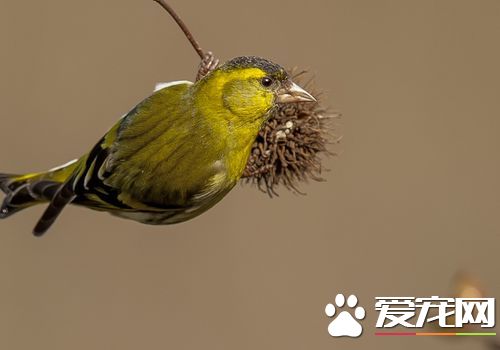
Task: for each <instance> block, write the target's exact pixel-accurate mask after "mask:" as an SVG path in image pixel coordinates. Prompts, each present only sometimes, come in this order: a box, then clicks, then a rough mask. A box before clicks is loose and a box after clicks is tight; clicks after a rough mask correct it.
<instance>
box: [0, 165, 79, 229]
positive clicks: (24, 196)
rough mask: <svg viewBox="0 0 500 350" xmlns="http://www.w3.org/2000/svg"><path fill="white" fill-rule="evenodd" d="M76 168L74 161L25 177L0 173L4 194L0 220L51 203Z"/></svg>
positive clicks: (0, 208)
mask: <svg viewBox="0 0 500 350" xmlns="http://www.w3.org/2000/svg"><path fill="white" fill-rule="evenodd" d="M76 166H77V161H76V160H75V161H72V162H70V163H68V164H65V165H63V166H61V167H58V168H55V169H52V170H49V171H47V172H43V173H31V174H25V175H13V174H2V173H0V190H2V192H4V193H5V198H4V200H3V203H2V205H1V206H0V219H4V218H7V217H9V216H11V215H12V214H15V213H17V212H18V211H20V210H22V209H25V208H28V207H31V206H33V205H35V204H40V203H45V202H49V201H51V200H52V198H53V197H54V195H55V194H56V192H57V191H58V190H59V188H60V187H61V186H62V185H63V184H64V182H65V181H66V180H67V178H68V177H69V176H71V174H73V172H74V170H75V168H76Z"/></svg>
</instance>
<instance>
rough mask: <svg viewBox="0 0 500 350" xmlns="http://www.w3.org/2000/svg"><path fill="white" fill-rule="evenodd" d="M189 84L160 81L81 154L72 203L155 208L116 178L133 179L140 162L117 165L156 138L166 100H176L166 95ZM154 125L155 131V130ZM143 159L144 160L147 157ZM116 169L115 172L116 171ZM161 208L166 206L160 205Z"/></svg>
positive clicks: (110, 208) (165, 107)
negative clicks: (131, 192) (136, 199)
mask: <svg viewBox="0 0 500 350" xmlns="http://www.w3.org/2000/svg"><path fill="white" fill-rule="evenodd" d="M191 84H192V83H190V82H188V81H178V82H172V83H168V84H164V85H163V87H162V88H161V89H159V90H156V91H155V93H153V95H151V96H150V97H148V98H146V99H145V100H144V101H142V102H141V103H139V104H138V105H137V106H136V107H135V108H133V109H132V110H131V111H130V112H129V113H127V114H126V115H125V116H124V117H123V118H122V119H121V120H120V121H119V122H118V123H117V124H116V125H115V126H114V127H113V128H112V129H111V130H109V131H108V133H107V134H106V135H105V136H104V137H103V138H102V139H101V140H100V141H99V142H98V143H97V144H96V145H95V146H94V148H93V149H92V150H91V151H90V152H89V153H88V155H87V156H86V157H85V162H83V166H82V167H81V169H80V171H79V172H78V175H77V176H76V177H75V179H74V184H73V189H74V192H75V193H76V194H77V195H78V196H77V198H76V199H75V202H76V203H78V204H83V205H87V206H91V207H93V208H95V209H103V210H125V211H127V210H130V211H136V210H148V211H150V210H153V211H154V210H155V209H156V208H153V207H151V206H149V205H144V204H143V203H139V202H137V201H135V200H134V199H133V198H132V197H131V196H129V195H128V194H127V191H126V188H127V186H126V183H125V182H120V181H117V178H123V177H125V178H127V179H131V181H134V177H136V178H137V175H140V172H141V171H143V170H142V169H141V166H140V164H134V163H131V164H128V165H129V167H128V168H126V169H124V168H123V167H120V165H121V164H122V163H123V162H124V161H126V160H128V159H130V158H132V157H133V156H134V154H136V153H137V151H138V150H142V149H144V148H145V147H146V146H149V145H150V144H153V143H155V142H156V141H157V140H156V138H157V137H159V136H158V135H156V134H160V133H161V132H162V130H161V128H159V127H158V125H159V124H161V123H163V122H164V120H165V119H166V113H167V112H166V111H168V110H171V109H172V108H171V107H170V108H168V107H169V106H168V104H170V103H173V104H176V103H178V101H176V100H175V99H173V98H171V97H170V96H172V97H174V96H178V95H181V94H182V92H183V91H185V90H186V89H187V88H188V87H189V86H190V85H191ZM155 129H158V131H157V132H155ZM151 146H153V145H151ZM144 161H145V162H148V161H149V159H145V160H144ZM136 166H137V168H136ZM116 171H118V172H119V173H118V174H116V173H115V172H116ZM137 172H139V173H137ZM164 209H166V208H161V210H164ZM172 209H175V206H174V207H173V208H172ZM158 210H159V209H158Z"/></svg>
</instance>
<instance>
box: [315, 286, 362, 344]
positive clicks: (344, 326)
mask: <svg viewBox="0 0 500 350" xmlns="http://www.w3.org/2000/svg"><path fill="white" fill-rule="evenodd" d="M344 304H345V297H344V294H337V296H336V297H335V305H333V304H328V305H326V307H325V314H326V315H327V316H328V317H334V316H335V314H336V313H337V311H336V309H338V308H342V307H343V306H344ZM356 305H358V298H357V297H356V296H355V295H350V296H349V298H347V306H348V307H349V309H350V310H349V311H345V310H344V311H341V312H340V313H339V314H338V315H337V316H336V317H335V318H334V319H333V321H332V322H330V324H329V325H328V333H330V335H331V336H332V337H351V338H357V337H359V336H360V335H361V333H363V327H362V326H361V324H360V323H359V322H358V320H362V319H364V318H365V309H364V308H363V307H361V306H358V307H356ZM355 307H356V308H355ZM354 308H355V309H354ZM352 309H354V317H353V316H352Z"/></svg>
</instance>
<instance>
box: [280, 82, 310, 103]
mask: <svg viewBox="0 0 500 350" xmlns="http://www.w3.org/2000/svg"><path fill="white" fill-rule="evenodd" d="M276 102H278V103H290V102H316V99H315V98H314V97H313V96H312V95H311V94H310V93H308V92H307V91H306V90H304V89H302V88H301V87H300V86H298V85H297V84H295V83H293V82H292V85H290V86H289V87H286V88H281V89H279V90H278V95H277V96H276Z"/></svg>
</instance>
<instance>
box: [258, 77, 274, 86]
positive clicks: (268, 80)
mask: <svg viewBox="0 0 500 350" xmlns="http://www.w3.org/2000/svg"><path fill="white" fill-rule="evenodd" d="M261 84H262V86H264V87H270V86H271V85H272V84H273V80H272V79H271V78H269V77H264V78H262V81H261Z"/></svg>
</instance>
